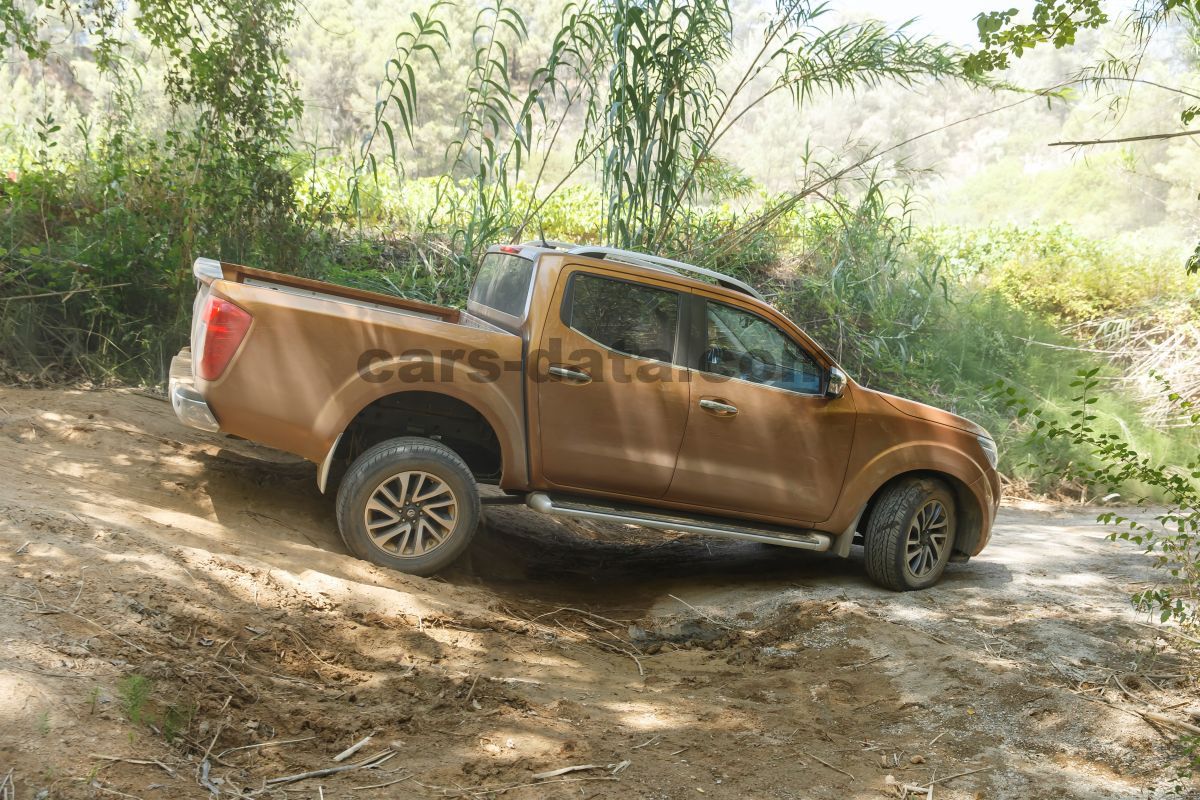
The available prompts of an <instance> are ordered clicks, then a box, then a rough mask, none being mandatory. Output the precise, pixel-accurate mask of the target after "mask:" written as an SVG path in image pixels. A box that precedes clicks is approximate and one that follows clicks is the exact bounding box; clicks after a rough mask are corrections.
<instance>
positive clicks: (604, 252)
mask: <svg viewBox="0 0 1200 800" xmlns="http://www.w3.org/2000/svg"><path fill="white" fill-rule="evenodd" d="M567 252H569V253H572V254H574V255H595V256H599V257H601V258H606V257H609V256H611V257H612V258H613V259H614V260H616V261H627V262H629V263H631V264H637V265H639V266H644V267H650V268H651V269H664V270H666V271H668V272H689V273H692V274H694V275H703V276H704V277H706V278H711V279H712V280H714V281H716V282H717V285H719V286H723V287H724V288H726V289H732V290H734V291H735V292H741V293H742V294H748V295H750V296H751V297H753V298H754V299H755V300H761V301H762V302H764V303H765V302H766V299H765V298H764V297H763V296H762V295H761V294H759V293H758V291H757V290H756V289H755V288H754V287H753V286H751V285H750V284H748V283H746V282H745V281H739V280H738V279H737V278H734V277H731V276H729V275H726V274H724V273H722V272H717V271H715V270H711V269H705V268H704V267H697V266H696V265H695V264H688V263H686V262H684V261H676V260H675V259H673V258H663V257H662V256H652V255H649V254H647V253H637V252H634V251H633V250H622V249H620V248H619V247H594V246H590V245H581V246H579V247H574V248H572V249H570V250H568V251H567Z"/></svg>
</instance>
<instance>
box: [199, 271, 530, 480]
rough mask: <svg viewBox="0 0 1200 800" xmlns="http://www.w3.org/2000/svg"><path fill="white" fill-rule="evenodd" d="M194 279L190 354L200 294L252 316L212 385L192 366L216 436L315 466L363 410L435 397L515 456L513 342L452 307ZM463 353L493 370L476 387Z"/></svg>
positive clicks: (248, 279)
mask: <svg viewBox="0 0 1200 800" xmlns="http://www.w3.org/2000/svg"><path fill="white" fill-rule="evenodd" d="M196 274H197V276H198V277H199V278H200V281H201V286H200V291H199V293H198V295H197V298H196V315H195V317H196V319H195V321H194V322H193V328H192V347H191V350H192V352H193V353H200V352H201V347H200V342H199V339H201V338H202V337H203V335H204V332H203V325H202V323H201V320H200V316H201V313H202V309H203V308H204V306H205V303H206V301H207V299H208V297H209V296H210V295H211V296H215V297H219V298H221V299H224V300H227V301H229V302H231V303H233V304H234V305H236V306H238V307H239V308H240V309H242V310H244V311H245V312H247V313H249V315H250V316H251V317H252V319H253V322H252V323H251V327H250V330H249V332H248V333H247V334H246V336H245V339H244V340H243V341H242V343H241V345H240V346H239V347H238V349H237V351H236V353H235V354H234V356H233V358H232V360H231V361H230V362H229V364H228V366H227V367H226V368H225V370H224V371H223V372H222V373H221V374H220V376H219V377H217V378H216V379H215V380H211V381H209V380H204V379H203V378H202V377H201V376H200V375H199V374H198V370H197V367H196V366H195V365H194V364H193V365H192V368H191V372H192V379H193V385H194V392H195V393H196V394H197V395H199V396H200V397H202V398H203V401H204V402H205V403H207V406H208V408H209V409H210V410H211V413H212V415H213V416H214V417H215V419H216V421H217V423H218V424H219V426H220V430H221V431H224V432H226V433H232V434H236V435H238V436H243V437H245V438H248V439H251V440H253V441H257V442H261V443H263V444H266V445H269V446H272V447H276V448H278V449H281V450H286V451H288V452H292V453H296V454H298V455H301V456H303V457H305V458H307V459H309V460H311V461H314V462H316V463H322V462H323V461H324V460H325V459H326V457H327V456H328V455H329V453H330V452H331V448H332V447H333V446H334V444H335V443H336V441H337V438H338V435H339V434H340V433H341V431H343V430H345V429H346V428H347V426H348V425H349V424H350V423H351V422H352V421H353V420H354V418H355V417H356V416H357V415H358V414H359V413H360V412H362V411H363V410H364V409H366V408H367V407H368V406H370V405H371V404H372V403H375V402H378V401H380V400H381V399H383V398H386V397H388V396H389V395H392V394H397V393H401V392H419V391H437V392H439V393H441V394H445V395H449V396H451V397H456V398H458V399H461V400H462V401H463V402H464V403H467V404H468V405H470V406H471V407H472V408H475V409H476V410H478V411H479V412H480V413H481V414H483V415H484V416H485V418H488V419H489V421H490V422H491V423H492V425H493V427H494V428H495V429H496V430H497V431H506V432H510V433H509V436H511V437H512V439H513V441H511V442H508V443H507V444H509V445H511V446H512V451H513V452H521V453H523V452H524V447H523V437H524V413H523V401H524V396H523V392H522V375H521V369H520V365H521V364H522V363H523V362H522V342H521V338H520V337H519V336H516V335H514V334H512V333H509V332H506V331H503V330H501V329H500V328H497V327H496V326H494V325H492V324H490V323H489V322H487V321H485V320H482V319H479V318H478V317H475V316H473V315H471V314H469V313H467V312H464V311H460V310H458V309H454V308H447V307H443V306H437V305H433V304H430V303H425V302H422V301H419V300H410V299H407V298H402V297H395V296H392V295H385V294H379V293H376V292H368V291H363V290H361V289H354V288H350V287H346V286H338V285H335V284H330V283H324V282H322V281H316V280H312V279H309V278H301V277H297V276H294V275H285V274H281V273H277V272H269V271H266V270H260V269H255V268H252V267H247V266H243V265H239V264H231V263H224V262H222V263H219V264H218V262H215V261H208V262H206V263H205V264H204V265H202V266H197V270H196ZM218 275H219V276H220V277H217V276H218ZM468 354H470V355H471V356H472V357H474V358H480V359H486V363H488V364H496V365H501V366H500V368H499V369H496V370H494V372H495V373H496V374H490V375H489V377H488V379H487V380H481V379H480V377H479V375H478V369H475V367H474V366H473V365H472V364H470V363H468V361H467V356H468ZM480 354H482V355H480ZM183 355H184V354H181V364H180V367H181V368H186V367H184V365H183V364H182V356H183ZM197 357H199V356H197ZM480 363H482V362H480ZM513 365H516V368H515V369H514V368H513ZM418 367H420V368H422V371H421V372H420V374H416V372H417V368H418ZM425 367H428V369H424V368H425ZM506 449H507V448H506ZM521 466H522V467H523V464H522V465H521Z"/></svg>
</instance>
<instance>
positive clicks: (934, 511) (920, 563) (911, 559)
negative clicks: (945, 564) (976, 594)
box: [904, 500, 950, 578]
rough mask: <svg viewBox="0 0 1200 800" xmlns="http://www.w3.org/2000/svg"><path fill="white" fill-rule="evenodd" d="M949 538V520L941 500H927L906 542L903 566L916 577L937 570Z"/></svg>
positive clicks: (912, 525) (913, 520)
mask: <svg viewBox="0 0 1200 800" xmlns="http://www.w3.org/2000/svg"><path fill="white" fill-rule="evenodd" d="M949 539H950V518H949V516H948V515H947V514H946V507H945V506H944V505H942V503H941V501H940V500H929V501H926V503H925V505H923V506H921V507H920V508H919V509H918V510H917V513H916V514H914V515H913V519H912V522H911V523H910V524H909V526H908V536H907V538H906V539H905V548H904V563H905V566H906V567H907V568H908V571H909V573H910V574H911V575H912V576H913V577H914V578H924V577H926V576H927V575H929V573H931V572H933V571H934V569H936V568H937V566H938V564H940V563H941V561H942V555H943V554H944V553H945V551H946V545H947V543H948V541H949Z"/></svg>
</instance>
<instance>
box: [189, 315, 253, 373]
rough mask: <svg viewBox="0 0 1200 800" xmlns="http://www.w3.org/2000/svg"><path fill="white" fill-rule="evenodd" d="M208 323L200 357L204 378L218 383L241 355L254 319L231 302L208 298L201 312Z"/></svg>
mask: <svg viewBox="0 0 1200 800" xmlns="http://www.w3.org/2000/svg"><path fill="white" fill-rule="evenodd" d="M201 313H202V315H203V316H202V317H201V319H202V320H203V321H204V345H203V347H204V349H203V351H202V352H201V355H200V367H199V370H198V371H199V374H200V377H201V378H203V379H204V380H206V381H215V380H216V379H217V378H219V377H221V373H223V372H224V371H225V367H227V366H229V360H230V359H232V358H233V354H234V353H236V352H237V349H238V346H239V345H240V344H241V343H242V339H245V338H246V332H247V331H248V330H250V323H251V322H252V321H253V318H252V317H251V316H250V315H249V314H248V313H246V312H245V311H243V310H242V309H240V308H238V307H237V306H235V305H234V304H233V303H231V302H229V301H228V300H222V299H221V298H219V297H210V298H208V304H207V305H205V306H204V310H203V311H202V312H201Z"/></svg>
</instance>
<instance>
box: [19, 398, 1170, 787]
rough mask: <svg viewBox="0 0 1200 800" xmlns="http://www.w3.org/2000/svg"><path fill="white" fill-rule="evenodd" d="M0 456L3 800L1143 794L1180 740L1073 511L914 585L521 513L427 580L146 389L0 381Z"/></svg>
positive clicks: (1119, 593) (1129, 563) (819, 560)
mask: <svg viewBox="0 0 1200 800" xmlns="http://www.w3.org/2000/svg"><path fill="white" fill-rule="evenodd" d="M0 454H2V456H0V587H2V588H0V611H2V613H0V779H2V778H3V777H4V775H5V774H6V773H7V772H8V771H9V770H10V769H11V770H12V778H13V781H14V783H15V786H16V795H15V796H16V797H17V798H19V799H20V800H24V799H25V798H33V797H35V796H36V797H103V796H108V797H129V796H133V797H140V798H156V797H163V798H174V797H197V798H200V797H205V796H211V795H212V794H214V793H220V794H221V795H224V796H228V795H235V794H237V793H238V792H239V791H245V792H251V791H253V792H260V793H262V794H264V795H266V796H274V797H285V796H297V797H311V798H318V797H325V798H384V797H387V798H393V797H395V798H409V797H412V798H431V797H446V796H450V797H454V796H459V797H493V796H499V795H501V794H503V796H505V797H508V798H559V797H561V798H684V797H688V798H692V797H700V796H705V797H717V798H781V799H783V798H881V797H899V796H901V795H902V793H903V791H904V790H903V788H902V787H903V785H904V784H911V785H920V786H927V785H929V784H931V783H932V784H933V796H934V797H936V798H938V800H948V799H949V798H1014V800H1015V799H1017V798H1020V800H1033V798H1064V797H1069V798H1117V797H1120V798H1126V797H1129V798H1132V797H1152V796H1155V797H1157V796H1166V795H1165V794H1164V793H1163V791H1164V789H1165V788H1166V787H1168V786H1170V785H1171V783H1172V777H1173V768H1172V765H1171V763H1170V756H1171V754H1172V752H1173V749H1172V746H1171V744H1170V741H1171V739H1172V738H1173V736H1174V733H1173V731H1172V729H1171V728H1170V727H1158V728H1156V727H1154V726H1152V725H1151V724H1150V723H1149V722H1148V721H1147V720H1146V719H1145V718H1144V717H1142V716H1140V715H1139V714H1138V713H1137V710H1139V709H1141V710H1144V709H1150V708H1158V709H1166V711H1164V713H1166V714H1168V715H1171V716H1173V717H1176V718H1178V719H1180V720H1186V719H1188V716H1187V715H1188V712H1189V710H1190V709H1191V708H1192V706H1190V705H1189V703H1190V702H1191V701H1192V700H1193V695H1192V694H1191V690H1190V689H1187V688H1186V687H1185V685H1184V683H1183V681H1182V680H1181V678H1180V675H1181V667H1180V666H1179V663H1178V661H1177V659H1176V657H1175V655H1173V654H1172V652H1171V651H1170V650H1169V648H1167V647H1166V646H1165V644H1164V641H1163V640H1162V639H1157V640H1156V639H1155V633H1154V632H1153V631H1151V630H1148V629H1147V628H1144V627H1141V626H1140V625H1138V624H1137V623H1138V622H1139V621H1141V620H1140V618H1139V617H1137V616H1136V615H1135V614H1133V612H1132V611H1131V610H1130V609H1129V606H1128V601H1127V598H1128V595H1129V593H1130V592H1131V591H1133V590H1135V589H1136V588H1137V587H1140V586H1144V585H1146V584H1147V583H1149V582H1151V581H1153V580H1154V578H1155V575H1154V574H1153V572H1152V571H1151V569H1150V568H1149V565H1148V564H1147V563H1146V561H1145V559H1144V558H1143V557H1142V556H1141V555H1139V554H1138V553H1137V552H1136V551H1134V550H1133V549H1131V548H1129V547H1126V546H1121V545H1118V544H1114V543H1110V542H1108V541H1106V540H1105V539H1104V536H1103V531H1102V530H1100V529H1099V528H1097V527H1096V526H1094V525H1093V524H1091V520H1092V519H1093V515H1092V514H1091V513H1089V512H1086V511H1057V510H1053V509H1036V508H1023V509H1022V508H1006V509H1005V510H1004V512H1003V515H1002V517H1001V520H1000V523H999V525H998V526H997V529H996V532H995V537H994V541H993V544H992V545H991V546H990V547H989V549H988V550H987V551H985V553H984V554H983V555H982V556H981V557H980V558H978V559H975V560H973V561H972V562H971V563H969V564H967V565H961V566H952V567H951V569H950V571H949V573H948V575H947V577H946V579H945V581H944V582H943V584H942V585H940V586H939V587H937V588H936V589H933V590H930V591H926V592H921V593H913V594H907V595H895V594H890V593H887V592H884V591H882V590H879V589H877V588H875V587H873V586H872V585H870V584H869V583H868V582H867V581H866V580H865V578H864V577H863V575H862V569H861V563H860V562H859V560H858V559H856V558H852V559H851V560H849V561H839V560H837V559H832V558H825V557H816V556H812V555H806V554H802V553H797V552H791V551H786V550H781V549H772V548H767V547H760V546H753V545H743V544H731V543H724V542H716V541H708V540H704V539H700V538H695V537H676V538H671V537H666V536H663V535H659V534H652V533H650V532H645V531H640V530H637V529H632V528H628V529H621V528H599V527H591V526H584V525H576V524H568V523H561V522H556V521H553V520H549V519H546V518H539V517H536V516H534V515H532V514H531V513H529V512H526V511H524V510H520V509H517V508H503V509H500V510H498V511H491V512H489V516H488V521H487V524H486V526H485V529H484V530H483V531H481V534H480V538H479V540H478V542H477V545H476V546H475V548H474V549H473V551H472V554H471V556H470V558H469V559H467V560H466V561H465V563H462V564H461V565H459V566H458V567H456V568H455V569H453V570H452V571H451V572H450V573H448V574H446V575H444V576H441V577H439V578H437V579H433V580H427V579H419V578H409V577H406V576H402V575H399V574H395V573H391V572H388V571H385V570H380V569H376V568H375V567H372V566H371V565H369V564H365V563H363V562H360V561H357V560H355V559H353V558H351V557H350V556H348V555H347V554H346V551H345V549H344V547H343V546H342V544H341V542H340V541H339V539H338V537H337V533H336V529H335V525H334V520H333V513H332V500H331V499H330V498H326V497H322V496H321V495H319V494H317V493H316V491H315V488H314V473H315V470H314V468H313V467H312V466H311V465H309V464H306V463H303V462H300V461H298V460H296V459H293V458H290V457H288V456H284V455H281V454H279V453H276V452H273V451H269V450H266V449H263V448H259V447H256V446H254V445H251V444H248V443H246V442H241V441H234V440H231V439H228V438H225V437H221V436H210V435H206V434H202V433H199V432H195V431H189V430H186V429H183V428H181V427H179V426H178V425H177V424H176V422H175V420H174V418H173V416H172V415H171V411H170V407H169V405H167V404H166V403H164V402H162V401H160V400H157V399H155V398H153V397H149V396H145V395H142V394H138V393H135V392H131V391H120V392H111V391H108V392H89V393H79V392H59V391H54V392H52V391H28V390H14V389H0ZM368 735H370V736H371V737H372V739H371V740H370V742H368V743H367V744H366V745H365V746H363V748H362V749H360V750H359V751H358V752H357V753H355V754H354V755H352V756H350V757H348V758H347V759H346V760H344V761H341V762H334V761H333V757H334V756H335V755H337V754H338V753H339V752H340V751H342V750H344V749H346V748H347V747H348V746H350V745H351V744H353V743H355V742H358V741H359V740H361V739H363V738H364V737H366V736H368ZM376 757H378V759H380V760H378V761H373V760H372V759H376ZM363 762H366V765H365V766H363ZM347 765H349V766H351V767H354V766H355V765H360V766H358V767H356V768H354V769H347V770H343V771H341V772H338V773H334V774H325V775H319V776H315V777H311V778H306V779H303V780H297V781H294V782H285V781H282V780H277V779H280V778H285V777H288V776H294V775H297V774H301V773H306V772H311V771H316V770H322V769H327V768H331V767H337V766H347ZM567 767H588V768H587V769H577V770H573V771H568V772H562V773H560V774H556V775H555V774H552V775H550V776H547V777H539V776H540V775H542V773H553V772H554V771H556V770H560V769H563V768H567ZM43 790H47V791H48V794H46V795H43V794H40V792H42V791H43ZM0 796H3V791H2V790H0ZM910 796H912V795H910ZM920 796H924V794H922V795H920Z"/></svg>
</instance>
